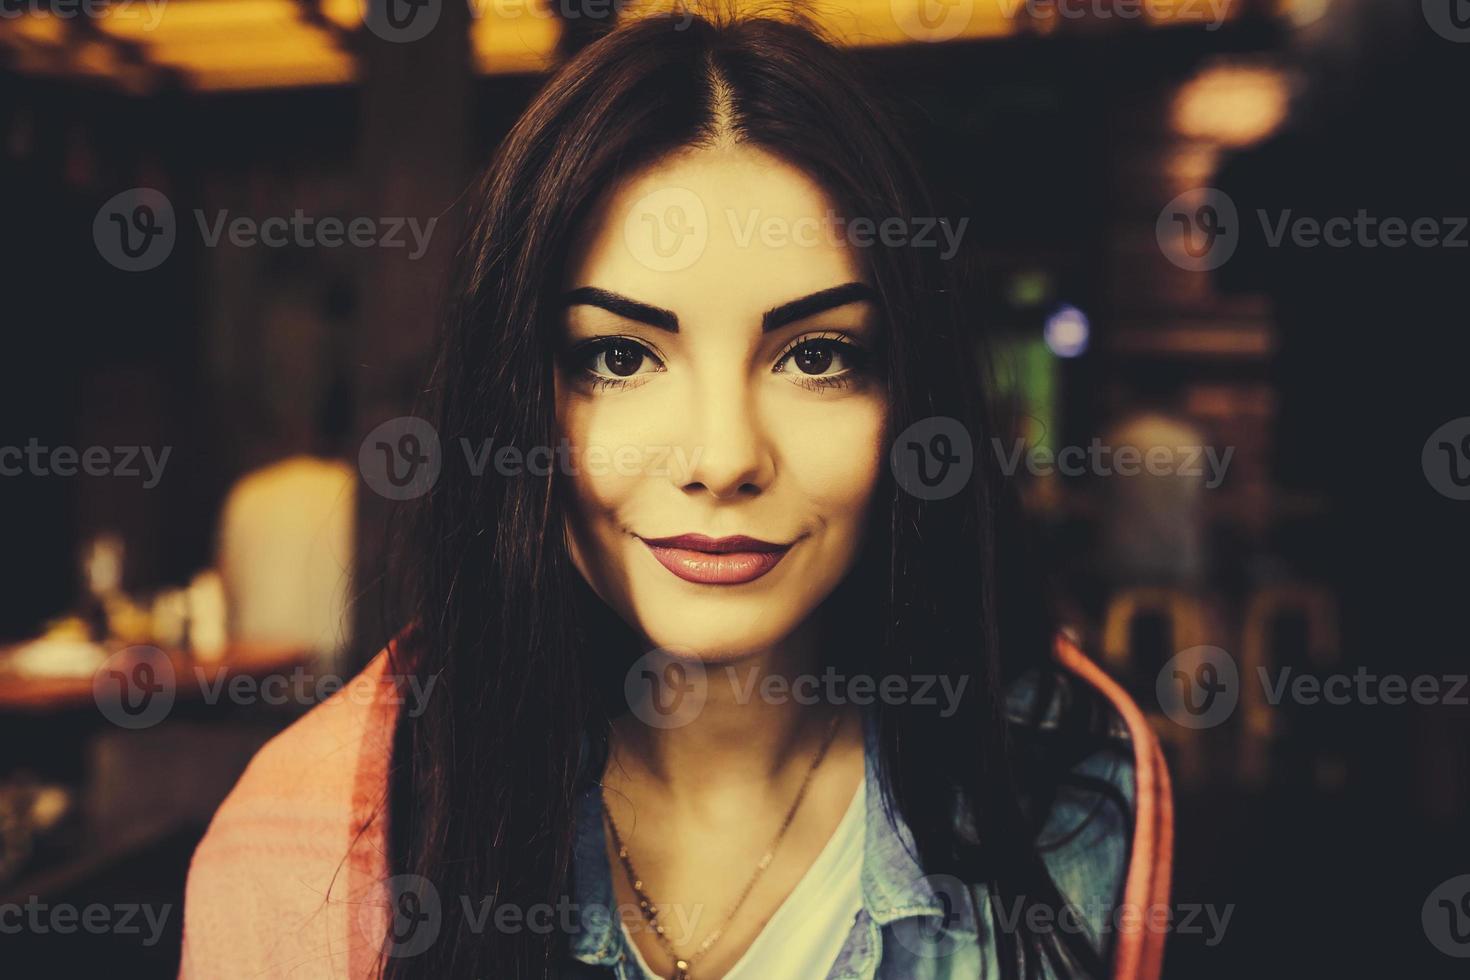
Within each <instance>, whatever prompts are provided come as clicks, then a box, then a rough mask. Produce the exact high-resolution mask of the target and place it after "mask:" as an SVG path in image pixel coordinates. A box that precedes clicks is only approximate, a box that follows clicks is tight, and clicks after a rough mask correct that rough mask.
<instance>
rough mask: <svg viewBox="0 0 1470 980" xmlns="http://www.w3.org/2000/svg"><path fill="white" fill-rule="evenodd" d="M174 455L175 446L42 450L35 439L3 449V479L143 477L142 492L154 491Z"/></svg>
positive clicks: (0, 448)
mask: <svg viewBox="0 0 1470 980" xmlns="http://www.w3.org/2000/svg"><path fill="white" fill-rule="evenodd" d="M172 452H173V447H172V446H164V447H163V448H162V449H159V450H155V449H154V447H152V446H87V447H86V448H83V449H78V448H77V447H76V446H43V445H41V441H40V440H39V439H37V438H36V437H35V436H32V437H31V438H30V439H29V440H28V441H27V442H26V444H25V445H24V446H0V476H62V477H72V476H78V475H80V476H114V477H122V478H125V479H127V478H133V479H135V478H137V477H143V489H145V490H152V489H153V488H154V487H156V486H158V483H159V481H160V480H162V479H163V468H164V467H165V466H167V465H168V457H169V454H170V453H172ZM139 464H141V465H142V467H143V468H142V469H140V468H139ZM145 471H146V472H145Z"/></svg>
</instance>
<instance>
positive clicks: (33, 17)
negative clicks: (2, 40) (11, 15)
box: [10, 13, 66, 44]
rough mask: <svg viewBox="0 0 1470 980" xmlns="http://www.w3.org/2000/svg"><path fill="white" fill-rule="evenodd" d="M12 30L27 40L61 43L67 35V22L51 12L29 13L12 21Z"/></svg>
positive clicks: (41, 42)
mask: <svg viewBox="0 0 1470 980" xmlns="http://www.w3.org/2000/svg"><path fill="white" fill-rule="evenodd" d="M10 30H12V31H14V32H15V35H16V36H17V37H20V38H24V39H25V40H27V41H35V42H37V43H38V44H60V43H61V42H62V40H63V38H65V36H66V23H65V21H63V20H62V19H61V18H60V17H52V16H51V15H50V14H37V13H28V14H26V15H25V16H24V17H17V18H16V19H15V20H12V21H10Z"/></svg>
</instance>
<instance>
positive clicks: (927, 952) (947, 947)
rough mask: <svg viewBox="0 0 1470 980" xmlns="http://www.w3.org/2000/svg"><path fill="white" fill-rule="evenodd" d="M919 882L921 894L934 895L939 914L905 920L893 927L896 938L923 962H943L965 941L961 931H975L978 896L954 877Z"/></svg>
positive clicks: (921, 879)
mask: <svg viewBox="0 0 1470 980" xmlns="http://www.w3.org/2000/svg"><path fill="white" fill-rule="evenodd" d="M919 882H920V885H921V888H920V890H921V891H923V890H928V891H930V892H932V893H933V895H934V903H935V905H937V906H938V909H939V913H938V914H937V915H918V916H905V917H904V918H902V919H899V920H898V921H897V922H895V923H893V936H894V938H895V939H897V940H898V944H899V945H900V946H902V947H903V948H904V949H906V950H908V951H909V952H910V953H912V954H914V955H915V956H917V957H919V958H921V959H942V958H943V957H946V956H949V955H950V954H951V953H953V952H954V951H955V950H956V949H957V948H958V947H959V945H960V943H961V942H962V941H964V938H965V937H964V936H963V935H962V934H960V932H959V931H958V930H959V929H960V928H962V927H963V928H967V929H969V930H973V929H974V928H975V925H974V924H975V923H976V922H977V921H978V920H977V918H976V915H975V895H974V893H973V892H972V891H971V890H970V886H969V885H967V884H965V883H964V882H963V881H961V880H960V879H959V878H956V877H955V876H954V875H940V874H936V875H925V876H924V877H923V878H920V879H919Z"/></svg>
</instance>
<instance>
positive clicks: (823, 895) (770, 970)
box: [623, 775, 867, 980]
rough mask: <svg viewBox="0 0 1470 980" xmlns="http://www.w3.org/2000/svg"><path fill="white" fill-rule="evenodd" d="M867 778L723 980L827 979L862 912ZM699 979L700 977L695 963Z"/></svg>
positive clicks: (646, 971)
mask: <svg viewBox="0 0 1470 980" xmlns="http://www.w3.org/2000/svg"><path fill="white" fill-rule="evenodd" d="M866 792H867V777H866V775H865V776H864V777H863V781H862V782H861V783H859V784H858V788H857V792H855V793H854V794H853V796H852V802H851V803H849V804H848V805H847V812H846V813H844V814H843V816H842V820H841V821H840V822H839V823H838V824H837V829H836V830H834V831H833V832H832V836H831V837H830V838H828V840H827V844H826V846H825V847H823V848H822V852H821V853H820V854H818V855H817V859H816V860H815V861H813V862H812V865H811V867H809V868H808V869H807V871H806V874H804V875H802V878H801V880H800V881H798V882H797V883H796V887H795V888H793V889H792V890H791V894H790V895H787V896H786V900H785V901H784V902H782V903H781V906H780V908H778V909H776V912H775V914H774V915H772V916H771V919H770V921H769V922H767V923H766V925H765V928H763V929H762V930H761V931H760V934H759V935H757V936H756V937H755V941H754V942H752V943H751V944H750V946H749V947H747V948H746V950H745V953H744V955H742V956H741V957H740V959H739V960H737V961H736V963H735V965H734V966H732V967H731V968H730V970H729V972H727V973H726V974H725V976H724V980H773V978H774V980H781V978H785V977H790V978H796V980H811V978H813V977H825V976H826V975H827V974H828V972H829V971H830V970H831V969H832V965H833V964H834V963H835V962H836V961H837V954H838V953H840V952H842V946H843V944H844V943H846V942H847V937H848V934H849V933H851V932H852V924H853V920H854V919H855V918H856V916H857V914H858V911H859V910H860V909H861V908H862V907H863V891H862V873H863V844H864V840H865V838H866V836H867V796H866ZM623 929H624V932H623V939H624V941H625V942H626V943H627V946H628V949H629V950H631V951H632V955H633V958H634V959H635V960H636V961H637V963H638V968H639V969H640V970H642V971H643V974H644V975H645V976H646V977H657V976H658V974H656V973H654V972H653V971H652V970H651V969H649V966H648V964H647V963H646V962H645V961H644V959H643V955H642V954H641V953H639V952H638V946H637V945H636V944H635V943H634V942H633V940H632V939H631V938H630V937H629V936H628V933H627V926H626V924H624V927H623ZM693 972H694V975H695V976H696V977H697V976H699V965H698V964H695V968H694V971H693Z"/></svg>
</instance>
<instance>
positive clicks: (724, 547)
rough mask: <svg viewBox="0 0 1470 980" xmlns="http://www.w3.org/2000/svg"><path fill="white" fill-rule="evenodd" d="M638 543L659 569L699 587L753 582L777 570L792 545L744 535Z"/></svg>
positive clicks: (656, 539)
mask: <svg viewBox="0 0 1470 980" xmlns="http://www.w3.org/2000/svg"><path fill="white" fill-rule="evenodd" d="M639 540H640V541H642V542H643V543H644V544H645V545H647V546H648V550H649V551H651V552H653V557H654V558H656V559H658V562H659V564H660V565H662V566H663V567H665V568H667V569H668V570H669V571H670V572H673V573H674V574H675V575H677V576H678V577H679V578H681V579H683V580H684V581H686V582H695V583H697V584H699V585H743V584H744V583H746V582H754V581H755V580H756V579H758V578H760V577H761V576H762V575H764V574H766V573H767V572H769V571H770V570H771V569H773V568H775V567H776V565H777V564H779V563H780V561H781V559H782V558H784V557H786V552H788V551H790V550H791V545H790V544H773V543H771V542H770V541H762V540H760V539H759V538H749V537H746V536H745V535H743V534H736V535H731V536H730V537H727V538H710V537H705V536H704V535H703V534H681V535H678V536H677V537H672V538H644V537H640V538H639ZM794 543H795V542H792V544H794Z"/></svg>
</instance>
